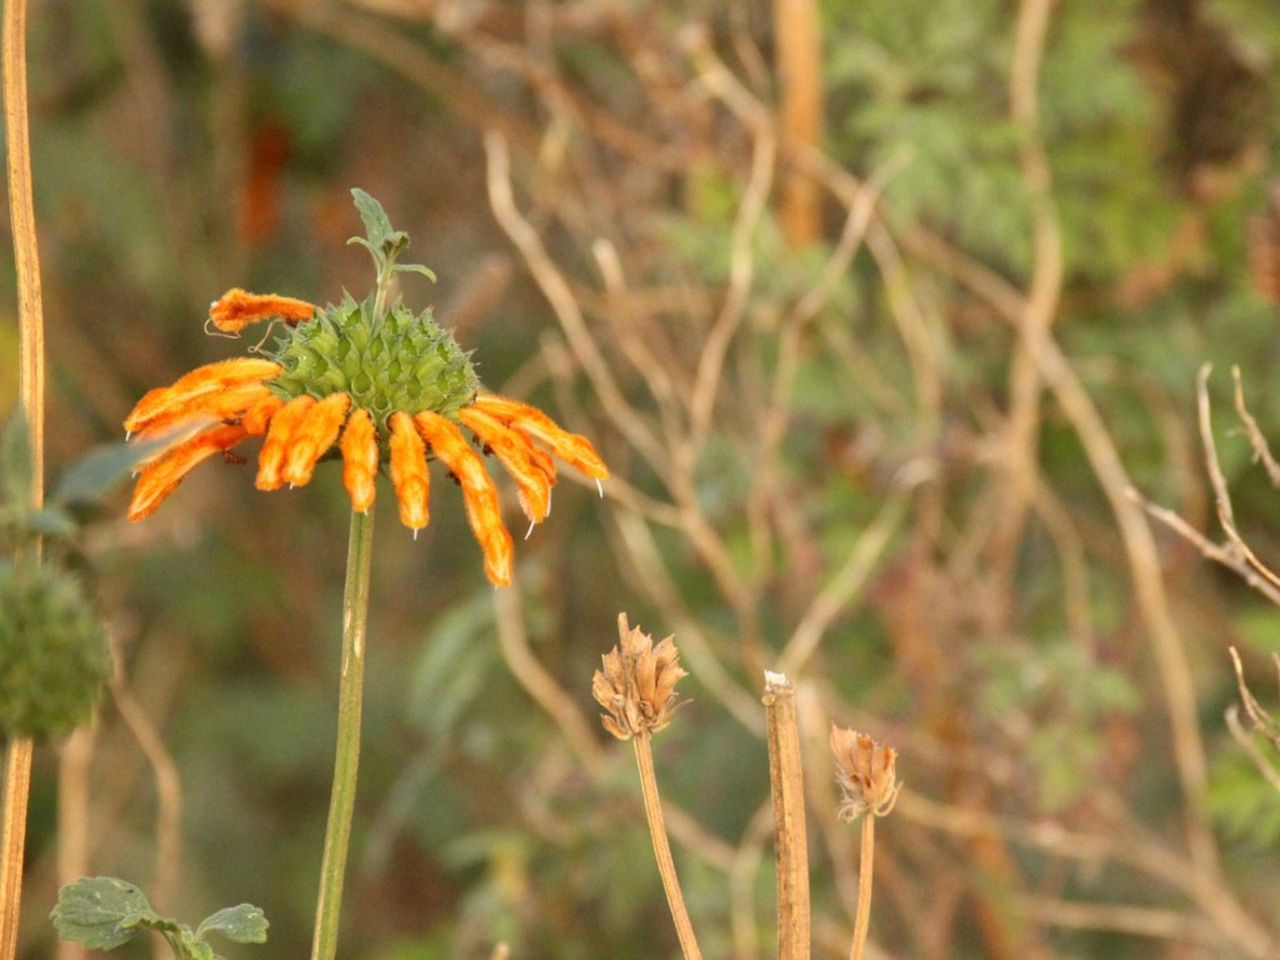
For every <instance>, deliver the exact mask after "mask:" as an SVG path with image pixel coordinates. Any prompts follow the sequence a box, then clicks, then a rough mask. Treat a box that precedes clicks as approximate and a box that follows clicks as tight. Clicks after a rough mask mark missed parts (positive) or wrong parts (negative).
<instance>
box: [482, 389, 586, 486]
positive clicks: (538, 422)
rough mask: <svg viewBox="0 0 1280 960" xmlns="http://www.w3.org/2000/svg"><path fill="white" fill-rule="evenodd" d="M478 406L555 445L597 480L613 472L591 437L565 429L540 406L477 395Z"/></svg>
mask: <svg viewBox="0 0 1280 960" xmlns="http://www.w3.org/2000/svg"><path fill="white" fill-rule="evenodd" d="M474 406H475V408H476V409H478V410H480V411H481V412H483V413H487V414H489V415H490V416H491V417H495V418H497V419H498V420H500V421H502V422H503V423H505V424H506V425H507V426H509V427H510V428H511V429H513V430H519V431H520V432H521V433H525V434H528V435H529V436H531V437H533V438H534V439H535V440H541V441H542V442H543V443H545V444H546V445H547V446H548V447H550V448H551V452H552V453H554V454H555V455H556V456H557V457H559V458H560V459H561V460H563V461H564V462H565V463H567V464H569V466H571V467H573V468H574V469H575V470H577V471H578V472H579V473H584V474H586V475H587V476H588V477H594V478H595V479H597V480H603V479H604V478H605V477H607V476H609V468H608V467H606V466H605V465H604V461H603V460H601V459H600V454H598V453H596V448H595V447H593V446H592V445H591V441H590V440H588V439H587V438H586V437H584V436H581V435H580V434H576V433H570V432H569V431H568V430H565V429H564V428H563V427H561V426H560V425H559V424H558V423H556V422H555V421H554V420H552V419H551V418H550V417H548V416H547V415H546V414H545V413H543V412H542V411H541V410H539V409H538V408H537V407H533V406H530V405H529V404H527V403H520V402H519V401H518V400H508V399H506V398H505V397H477V398H476V402H475V404H474Z"/></svg>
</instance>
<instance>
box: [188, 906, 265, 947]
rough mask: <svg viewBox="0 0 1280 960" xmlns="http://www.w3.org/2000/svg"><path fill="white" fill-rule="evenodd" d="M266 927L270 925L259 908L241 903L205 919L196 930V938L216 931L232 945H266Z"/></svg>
mask: <svg viewBox="0 0 1280 960" xmlns="http://www.w3.org/2000/svg"><path fill="white" fill-rule="evenodd" d="M268 926H270V924H269V923H268V922H267V918H266V916H264V915H263V913H262V909H261V908H260V907H255V906H254V905H253V904H251V903H242V904H240V905H238V906H235V907H227V908H226V909H223V910H219V911H218V912H217V913H215V914H213V915H212V916H209V917H206V918H205V919H204V920H203V921H201V923H200V926H199V927H197V928H196V936H197V937H200V938H203V937H204V935H205V934H206V933H208V932H210V931H213V930H216V931H217V932H218V933H220V934H222V935H223V936H224V937H226V938H227V939H228V940H231V941H232V942H234V943H266V942H267V927H268Z"/></svg>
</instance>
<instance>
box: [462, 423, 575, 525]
mask: <svg viewBox="0 0 1280 960" xmlns="http://www.w3.org/2000/svg"><path fill="white" fill-rule="evenodd" d="M458 419H459V420H461V421H462V422H463V423H465V424H466V425H467V426H468V427H470V428H471V430H472V431H473V432H474V433H475V435H476V436H477V437H479V438H480V440H481V442H483V443H484V444H485V446H487V447H488V448H489V449H490V450H492V451H493V453H494V455H495V456H496V457H497V458H498V459H499V460H500V461H502V465H503V466H504V467H506V469H507V472H508V473H510V474H511V476H512V477H514V478H515V481H516V485H517V486H518V487H519V490H520V508H521V509H522V510H523V511H524V515H525V516H526V517H528V518H529V519H530V520H532V521H533V522H534V523H541V522H542V521H543V520H545V519H546V518H547V513H548V512H550V510H551V485H552V484H554V483H555V477H556V474H555V465H554V464H552V463H551V458H550V457H548V456H547V455H546V454H545V453H543V452H542V451H541V450H539V449H538V448H537V447H535V446H533V444H531V443H530V442H529V439H528V437H526V436H525V435H524V434H522V433H519V432H517V431H515V430H512V429H511V428H510V427H507V426H506V425H505V424H503V423H502V421H500V420H498V419H496V418H495V417H492V416H490V415H489V414H487V413H485V412H484V411H482V410H476V409H474V408H469V407H464V408H463V409H462V410H459V411H458ZM539 457H540V458H541V459H538V458H539ZM548 468H549V472H548Z"/></svg>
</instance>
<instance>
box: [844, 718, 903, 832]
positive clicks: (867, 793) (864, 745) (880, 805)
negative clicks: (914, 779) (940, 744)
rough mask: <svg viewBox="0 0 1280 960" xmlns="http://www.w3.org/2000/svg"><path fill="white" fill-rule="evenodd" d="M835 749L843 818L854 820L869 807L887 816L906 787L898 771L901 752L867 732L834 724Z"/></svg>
mask: <svg viewBox="0 0 1280 960" xmlns="http://www.w3.org/2000/svg"><path fill="white" fill-rule="evenodd" d="M831 752H832V753H834V754H835V755H836V782H837V783H839V784H840V811H839V815H840V819H841V820H846V821H850V822H852V821H854V820H856V819H858V817H860V816H861V815H862V814H864V813H866V812H867V811H868V810H869V811H871V812H872V813H873V814H875V815H876V816H877V817H883V816H885V815H887V814H888V813H889V811H891V810H892V809H893V805H894V804H895V803H897V802H898V792H899V791H900V790H901V789H902V784H900V783H898V782H897V777H896V775H895V773H894V764H895V763H896V761H897V759H898V751H896V750H894V749H893V747H886V746H885V745H884V744H882V743H877V742H876V741H874V740H872V739H871V738H870V737H868V736H867V735H866V734H865V733H858V731H856V730H848V729H846V728H844V727H837V726H836V725H835V724H832V725H831Z"/></svg>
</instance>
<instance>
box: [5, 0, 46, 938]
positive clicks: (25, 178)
mask: <svg viewBox="0 0 1280 960" xmlns="http://www.w3.org/2000/svg"><path fill="white" fill-rule="evenodd" d="M3 48H4V54H3V59H4V67H3V79H4V129H5V146H6V152H7V154H8V160H9V162H8V186H9V219H10V222H11V224H12V227H13V257H14V265H15V267H16V269H17V277H18V326H19V338H20V339H19V373H18V381H19V394H20V396H21V398H22V406H23V407H24V409H25V411H26V415H27V422H28V423H29V424H30V428H31V463H32V476H31V489H32V501H33V506H35V507H37V508H38V507H39V506H40V505H41V504H42V503H43V501H44V312H43V310H42V308H41V302H40V258H39V248H38V247H37V244H36V216H35V202H34V201H33V199H32V193H31V142H30V136H29V132H28V127H27V4H26V0H6V3H5V7H4V38H3ZM40 546H41V545H40V540H39V539H38V538H37V539H36V541H35V544H34V546H33V547H32V551H33V554H34V559H35V560H36V562H39V559H40ZM31 753H32V743H31V740H30V739H29V738H25V737H24V738H21V739H18V740H11V741H9V742H8V743H7V744H6V745H5V749H4V800H3V805H0V960H13V957H14V955H15V953H16V952H17V948H18V915H19V912H20V908H21V904H22V860H23V848H24V846H25V844H26V833H27V801H28V797H29V795H30V792H31Z"/></svg>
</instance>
